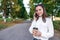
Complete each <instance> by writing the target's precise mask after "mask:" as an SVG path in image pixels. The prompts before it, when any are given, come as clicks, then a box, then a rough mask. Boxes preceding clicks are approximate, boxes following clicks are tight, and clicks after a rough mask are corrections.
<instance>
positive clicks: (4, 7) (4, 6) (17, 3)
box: [0, 0, 60, 31]
mask: <svg viewBox="0 0 60 40" xmlns="http://www.w3.org/2000/svg"><path fill="white" fill-rule="evenodd" d="M39 3H42V4H44V6H45V9H46V12H47V14H48V16H51V17H52V21H53V24H54V28H55V29H56V30H58V31H60V0H0V30H1V29H4V28H7V27H10V26H12V25H15V24H18V23H23V22H24V21H26V20H27V21H30V20H32V19H33V14H34V8H35V5H37V4H39Z"/></svg>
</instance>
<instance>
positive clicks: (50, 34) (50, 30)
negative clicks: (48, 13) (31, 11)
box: [41, 18, 54, 38]
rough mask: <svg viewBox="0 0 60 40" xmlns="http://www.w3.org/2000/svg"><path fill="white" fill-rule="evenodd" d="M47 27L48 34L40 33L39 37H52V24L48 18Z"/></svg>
mask: <svg viewBox="0 0 60 40" xmlns="http://www.w3.org/2000/svg"><path fill="white" fill-rule="evenodd" d="M47 26H48V32H46V33H42V35H41V36H42V37H44V38H51V37H53V36H54V28H53V23H52V19H51V18H49V20H48V24H47Z"/></svg>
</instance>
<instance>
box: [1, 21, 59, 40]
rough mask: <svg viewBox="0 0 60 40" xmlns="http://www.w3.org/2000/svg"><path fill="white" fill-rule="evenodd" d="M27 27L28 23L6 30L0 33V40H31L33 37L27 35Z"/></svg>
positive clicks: (56, 38) (56, 39) (55, 38)
mask: <svg viewBox="0 0 60 40" xmlns="http://www.w3.org/2000/svg"><path fill="white" fill-rule="evenodd" d="M29 27H30V23H28V22H25V23H22V24H16V25H14V26H12V27H10V28H6V29H4V30H2V31H0V40H32V39H33V37H32V35H31V34H30V33H29ZM50 40H60V37H57V36H54V37H53V38H51V39H50Z"/></svg>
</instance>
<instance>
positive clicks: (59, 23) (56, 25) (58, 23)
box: [53, 21, 60, 30]
mask: <svg viewBox="0 0 60 40" xmlns="http://www.w3.org/2000/svg"><path fill="white" fill-rule="evenodd" d="M53 24H54V28H55V29H57V30H60V21H53Z"/></svg>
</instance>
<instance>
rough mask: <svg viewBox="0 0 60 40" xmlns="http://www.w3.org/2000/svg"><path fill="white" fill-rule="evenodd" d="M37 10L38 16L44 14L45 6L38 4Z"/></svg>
mask: <svg viewBox="0 0 60 40" xmlns="http://www.w3.org/2000/svg"><path fill="white" fill-rule="evenodd" d="M35 10H36V11H35V13H37V15H38V16H42V15H43V8H42V7H41V6H37V7H36V9H35Z"/></svg>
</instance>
